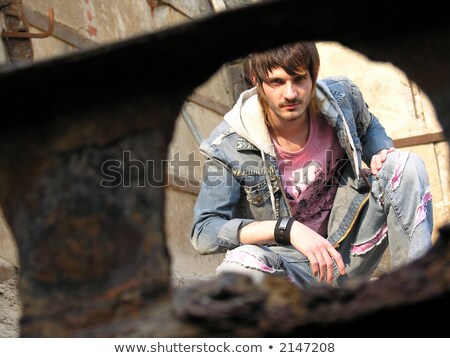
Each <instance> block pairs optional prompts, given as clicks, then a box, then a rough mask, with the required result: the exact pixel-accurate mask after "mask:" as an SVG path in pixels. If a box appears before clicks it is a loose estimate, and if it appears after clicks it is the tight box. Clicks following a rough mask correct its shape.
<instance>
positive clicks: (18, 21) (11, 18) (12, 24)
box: [0, 0, 33, 63]
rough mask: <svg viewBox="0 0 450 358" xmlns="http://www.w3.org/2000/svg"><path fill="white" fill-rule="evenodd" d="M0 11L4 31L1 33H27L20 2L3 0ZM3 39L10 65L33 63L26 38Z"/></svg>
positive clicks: (29, 45) (20, 0) (28, 41)
mask: <svg viewBox="0 0 450 358" xmlns="http://www.w3.org/2000/svg"><path fill="white" fill-rule="evenodd" d="M0 11H1V12H3V16H4V22H5V27H6V29H5V30H4V31H2V33H3V32H6V33H8V32H13V33H18V32H19V31H20V32H24V33H27V32H29V28H28V26H27V24H26V22H25V21H24V15H23V5H22V0H3V1H2V2H1V3H0ZM1 38H3V39H4V43H5V47H6V49H7V53H8V59H9V62H11V63H30V62H32V61H33V46H32V44H31V39H30V38H28V37H25V38H17V37H11V38H9V37H3V36H2V37H1Z"/></svg>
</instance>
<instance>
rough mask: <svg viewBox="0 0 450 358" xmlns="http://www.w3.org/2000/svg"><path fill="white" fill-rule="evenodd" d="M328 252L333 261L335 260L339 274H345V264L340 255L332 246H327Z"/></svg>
mask: <svg viewBox="0 0 450 358" xmlns="http://www.w3.org/2000/svg"><path fill="white" fill-rule="evenodd" d="M328 252H329V253H330V255H331V257H332V258H333V259H334V262H336V265H337V267H338V270H339V273H340V274H341V275H345V264H344V261H343V260H342V256H341V254H340V253H339V252H337V250H336V249H335V248H334V247H333V246H331V245H330V246H329V247H328Z"/></svg>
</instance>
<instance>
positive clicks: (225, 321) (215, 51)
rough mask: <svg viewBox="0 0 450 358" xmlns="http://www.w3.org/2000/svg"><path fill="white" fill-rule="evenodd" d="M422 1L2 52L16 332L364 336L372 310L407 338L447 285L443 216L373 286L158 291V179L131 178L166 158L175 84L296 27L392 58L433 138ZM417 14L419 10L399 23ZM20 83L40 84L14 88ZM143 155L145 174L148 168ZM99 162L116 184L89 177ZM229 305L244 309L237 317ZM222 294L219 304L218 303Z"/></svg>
mask: <svg viewBox="0 0 450 358" xmlns="http://www.w3.org/2000/svg"><path fill="white" fill-rule="evenodd" d="M427 5H428V6H426V7H422V8H419V7H410V8H408V16H404V10H405V9H404V7H403V6H401V5H400V4H395V3H392V4H389V11H384V10H382V9H380V5H379V4H378V3H367V4H366V8H365V11H364V16H361V13H360V9H357V8H355V7H353V6H351V4H340V3H339V4H338V3H332V4H327V6H326V7H324V8H319V7H318V5H317V4H316V3H304V2H299V1H297V0H279V1H273V2H264V3H261V4H258V5H254V6H251V7H247V8H240V9H236V10H232V11H225V12H221V13H220V14H217V15H214V16H211V17H208V18H204V19H201V20H198V21H194V22H191V23H187V24H183V25H180V26H177V27H175V28H170V29H166V30H163V31H161V32H158V33H153V34H149V35H143V36H140V37H137V38H133V39H129V40H126V41H123V42H120V43H116V44H111V45H104V46H101V47H98V48H95V49H92V50H89V51H83V52H81V51H80V52H77V53H73V54H70V55H67V56H64V57H58V58H55V59H52V60H48V61H42V62H39V63H35V64H29V65H23V66H19V67H17V66H11V67H6V68H5V67H3V68H2V69H1V71H0V84H1V86H0V98H1V99H2V103H4V106H3V107H2V116H1V117H0V123H1V126H2V131H0V205H1V206H2V208H3V209H4V214H5V217H6V218H7V220H8V223H9V226H10V227H11V230H12V232H13V234H14V237H15V238H16V240H17V242H18V246H19V252H20V262H21V276H20V279H21V284H20V287H21V296H22V301H23V317H22V320H21V335H22V336H25V337H32V336H47V337H49V336H85V337H86V336H89V337H93V336H103V337H104V336H115V337H119V336H120V337H125V336H139V337H151V336H153V337H174V336H178V337H179V336H183V337H186V336H197V337H205V336H214V335H215V336H222V337H223V336H237V335H241V336H276V335H277V334H280V332H282V334H283V336H284V337H288V336H305V335H308V332H312V333H311V334H310V335H309V336H311V335H320V334H324V335H327V336H329V335H333V336H334V337H336V336H340V335H345V336H360V335H361V334H364V335H365V336H371V337H377V336H379V335H380V334H383V331H380V330H379V329H378V325H377V324H378V323H380V322H387V321H389V322H391V321H395V322H396V325H397V328H398V329H399V332H400V331H401V333H402V334H405V335H408V336H409V337H415V336H428V335H429V334H430V333H431V332H433V327H435V324H434V323H435V318H436V317H440V316H442V312H446V310H447V308H448V307H447V306H448V300H449V298H450V271H449V270H450V248H449V243H450V232H449V230H448V228H447V229H443V230H442V235H441V239H440V240H439V241H438V242H437V243H436V249H434V250H433V251H432V252H430V254H429V255H427V256H426V257H424V259H423V260H420V262H416V263H413V264H411V266H409V267H406V268H405V269H404V270H401V271H398V272H394V273H392V274H389V275H387V276H385V278H383V280H382V279H379V280H378V281H376V282H375V283H374V284H373V285H372V284H357V283H355V286H354V287H353V288H349V289H347V290H328V289H327V290H321V289H317V290H312V291H308V292H303V291H300V290H298V289H296V288H295V287H294V286H292V285H290V286H286V285H284V284H283V283H281V282H280V281H275V282H272V283H270V284H269V286H264V287H253V286H250V285H248V284H247V283H246V282H243V283H242V282H241V281H240V280H237V279H231V280H226V281H220V280H219V281H218V282H216V284H211V285H207V286H205V287H197V288H194V289H193V290H194V291H189V292H187V293H186V292H185V293H183V294H182V295H181V296H177V297H179V298H180V299H177V300H175V302H174V305H172V301H171V299H172V297H173V296H174V295H175V293H174V292H173V291H172V290H171V287H170V258H169V254H168V250H167V247H166V243H165V240H164V239H165V237H164V222H163V218H164V186H161V185H160V186H157V185H156V186H155V185H145V179H148V178H145V177H143V174H142V173H145V171H139V170H136V168H137V167H139V163H140V162H145V161H146V160H148V159H151V160H153V161H154V163H162V162H163V161H164V160H166V152H167V149H168V146H169V143H170V139H171V137H172V131H173V128H174V122H175V119H176V118H177V117H178V116H179V111H180V109H181V107H182V105H183V103H184V101H185V99H186V98H187V97H188V96H189V95H190V94H191V93H192V92H193V91H194V89H195V88H196V87H198V86H199V85H200V84H202V83H203V82H204V81H206V80H207V79H208V78H210V76H211V75H212V74H213V73H214V72H215V71H217V70H218V69H219V68H220V66H221V65H222V64H223V63H225V62H227V61H230V60H233V59H236V58H241V57H243V56H245V55H247V54H248V53H249V52H252V51H256V50H264V49H267V48H269V47H273V46H275V45H279V44H281V43H285V42H290V41H295V40H301V39H302V40H305V39H310V40H333V41H339V42H341V43H343V44H345V45H347V46H349V47H351V48H354V49H355V50H358V51H360V52H362V53H363V54H365V55H366V56H368V57H370V58H372V59H374V60H383V61H391V62H392V63H393V64H394V65H396V66H398V67H400V68H401V69H403V70H404V71H405V72H406V74H407V75H408V77H410V78H411V79H412V80H414V81H415V82H416V83H417V84H418V85H419V86H420V87H421V88H422V89H423V90H424V91H425V92H426V93H427V95H428V96H429V98H430V99H431V101H432V103H433V104H434V106H435V109H436V113H437V116H438V118H439V119H440V121H441V124H442V126H443V129H444V133H445V136H446V138H447V139H448V138H449V137H450V49H449V47H448V43H449V39H450V23H449V22H448V21H447V18H446V11H443V10H442V9H439V5H436V6H432V5H433V4H430V3H428V4H427ZM423 18H433V22H432V23H431V24H430V25H428V26H426V27H418V26H417V27H411V26H410V24H411V22H417V23H421V22H422V19H423ZM300 19H301V21H299V20H300ZM318 19H320V22H319V21H318ZM342 19H351V21H343V20H342ZM319 23H320V26H319V25H318V24H319ZM230 24H231V25H230ZM373 24H376V26H374V25H373ZM356 29H357V30H356ZM218 39H220V41H218ZM24 86H26V87H27V88H42V91H35V92H33V95H31V96H30V95H26V96H25V94H24V90H23V89H24ZM24 97H26V99H27V102H26V105H24ZM124 151H130V152H132V153H133V160H135V161H132V160H125V159H124ZM118 162H119V163H121V166H120V168H121V169H123V170H124V172H121V171H119V172H111V167H110V166H109V167H108V164H114V163H115V164H117V163H118ZM105 163H106V165H105ZM157 168H158V165H156V166H155V167H154V168H153V172H152V173H150V174H153V176H152V177H154V178H160V177H161V176H162V174H163V173H162V170H160V169H157ZM102 170H103V171H102ZM104 173H109V174H111V173H114V174H115V176H114V175H113V176H112V178H113V179H120V185H117V186H115V185H109V186H108V185H106V184H108V183H106V184H105V183H103V185H102V179H105V177H104V175H103V174H104ZM114 183H115V182H114V180H113V184H114ZM141 183H144V185H139V184H141ZM416 292H417V296H414V297H413V295H414V294H415V293H416ZM183 297H184V299H183ZM218 297H221V298H223V300H221V301H220V302H217V300H215V298H218ZM385 298H386V300H384V299H385ZM180 302H181V303H182V304H181V306H180ZM183 302H184V305H183ZM205 302H206V304H205ZM208 302H209V303H210V304H211V305H210V306H208ZM242 304H244V306H242ZM246 304H248V305H249V306H248V305H247V306H245V305H246ZM202 305H204V306H202ZM242 307H250V308H251V309H252V310H251V311H248V312H250V313H252V312H253V313H254V315H253V314H251V315H250V316H246V317H242V319H241V318H240V315H239V313H240V312H241V308H242ZM174 308H176V310H175V311H174ZM199 308H200V310H199ZM203 308H205V310H203ZM221 308H226V309H228V310H229V311H228V312H229V315H226V316H223V317H222V318H220V317H219V316H218V314H220V311H218V309H221ZM259 309H261V310H259ZM222 312H223V311H222ZM246 312H247V311H246ZM258 312H262V313H264V314H263V315H260V314H258ZM175 313H176V315H175ZM284 317H287V319H284ZM411 317H414V319H415V320H416V321H417V322H420V324H416V325H412V324H411V323H410V318H411ZM211 323H216V326H214V325H211ZM444 333H445V332H444ZM433 334H439V332H435V331H434V332H433ZM441 334H443V331H441ZM435 337H436V335H435Z"/></svg>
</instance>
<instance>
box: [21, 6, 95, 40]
mask: <svg viewBox="0 0 450 358" xmlns="http://www.w3.org/2000/svg"><path fill="white" fill-rule="evenodd" d="M23 12H24V15H25V18H26V20H27V22H28V23H29V24H30V25H32V26H34V27H36V28H38V29H40V30H43V31H46V30H47V27H48V17H47V14H43V13H42V12H40V11H37V10H35V9H33V8H32V7H30V6H28V5H25V4H24V5H23ZM53 36H54V37H56V38H58V39H60V40H62V41H64V42H67V43H68V44H70V45H72V46H75V47H77V48H80V49H86V48H92V47H96V46H98V45H99V43H98V42H95V41H92V40H91V39H89V38H88V37H86V36H83V35H81V34H80V33H79V32H78V31H77V30H76V29H74V28H72V27H70V26H67V25H65V24H63V23H61V22H59V21H58V19H55V21H54V30H53Z"/></svg>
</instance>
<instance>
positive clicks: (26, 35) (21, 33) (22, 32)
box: [0, 8, 55, 39]
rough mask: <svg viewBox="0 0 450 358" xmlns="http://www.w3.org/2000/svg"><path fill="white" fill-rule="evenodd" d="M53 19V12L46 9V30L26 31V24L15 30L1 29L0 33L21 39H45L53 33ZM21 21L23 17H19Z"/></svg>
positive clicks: (3, 35)
mask: <svg viewBox="0 0 450 358" xmlns="http://www.w3.org/2000/svg"><path fill="white" fill-rule="evenodd" d="M54 19H55V13H54V11H53V9H52V8H50V9H49V10H48V29H47V31H44V32H40V33H32V32H29V31H27V30H28V26H21V27H19V28H16V31H2V32H1V33H0V36H1V37H8V38H23V39H45V38H47V37H49V36H52V35H53V28H54ZM21 21H23V19H21Z"/></svg>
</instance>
